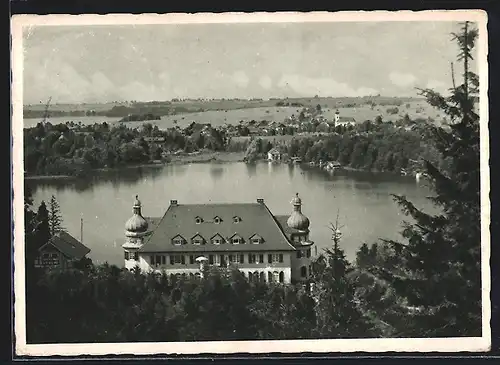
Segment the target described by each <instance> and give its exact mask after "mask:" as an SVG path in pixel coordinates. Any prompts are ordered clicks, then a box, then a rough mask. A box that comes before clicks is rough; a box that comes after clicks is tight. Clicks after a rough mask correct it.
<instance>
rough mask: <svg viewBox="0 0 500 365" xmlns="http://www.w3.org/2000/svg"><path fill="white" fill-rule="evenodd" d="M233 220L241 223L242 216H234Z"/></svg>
mask: <svg viewBox="0 0 500 365" xmlns="http://www.w3.org/2000/svg"><path fill="white" fill-rule="evenodd" d="M233 222H234V223H239V222H241V218H240V217H233Z"/></svg>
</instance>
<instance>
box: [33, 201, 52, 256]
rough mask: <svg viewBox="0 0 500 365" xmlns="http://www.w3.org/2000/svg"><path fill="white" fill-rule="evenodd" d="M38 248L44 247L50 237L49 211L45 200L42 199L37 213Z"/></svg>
mask: <svg viewBox="0 0 500 365" xmlns="http://www.w3.org/2000/svg"><path fill="white" fill-rule="evenodd" d="M36 220H37V227H36V233H35V236H36V249H38V248H40V247H42V246H43V245H44V244H46V243H47V242H48V241H49V239H50V225H49V211H48V210H47V205H46V204H45V201H43V200H42V202H41V203H40V206H39V207H38V211H37V213H36Z"/></svg>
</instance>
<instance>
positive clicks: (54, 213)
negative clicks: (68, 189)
mask: <svg viewBox="0 0 500 365" xmlns="http://www.w3.org/2000/svg"><path fill="white" fill-rule="evenodd" d="M62 223H63V219H62V216H61V208H60V207H59V203H58V201H57V200H56V197H55V196H54V195H52V197H51V198H50V202H49V227H50V235H51V236H53V235H54V234H56V233H57V232H60V231H63V230H64V227H63V225H62Z"/></svg>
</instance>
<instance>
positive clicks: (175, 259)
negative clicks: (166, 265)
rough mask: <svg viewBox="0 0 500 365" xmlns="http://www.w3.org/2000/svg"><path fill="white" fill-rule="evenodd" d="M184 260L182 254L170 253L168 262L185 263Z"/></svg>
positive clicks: (173, 263) (172, 263)
mask: <svg viewBox="0 0 500 365" xmlns="http://www.w3.org/2000/svg"><path fill="white" fill-rule="evenodd" d="M185 263H186V260H185V257H184V255H170V264H171V265H175V264H185Z"/></svg>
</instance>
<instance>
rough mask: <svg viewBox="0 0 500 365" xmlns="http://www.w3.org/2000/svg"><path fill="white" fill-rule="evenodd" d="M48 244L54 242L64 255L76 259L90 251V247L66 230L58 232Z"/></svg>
mask: <svg viewBox="0 0 500 365" xmlns="http://www.w3.org/2000/svg"><path fill="white" fill-rule="evenodd" d="M48 244H52V245H53V246H54V247H55V248H57V249H58V250H59V251H60V252H61V253H62V254H63V255H65V256H66V257H68V258H70V259H74V260H79V259H81V258H83V257H85V255H87V254H88V253H89V252H90V248H88V247H87V246H85V245H84V244H83V243H81V242H80V241H78V240H77V239H76V238H74V237H73V236H72V235H70V234H69V233H67V232H65V231H60V232H57V233H56V234H55V235H54V236H52V237H51V238H50V240H49V242H48ZM42 247H43V246H42ZM42 247H41V248H40V249H42Z"/></svg>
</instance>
